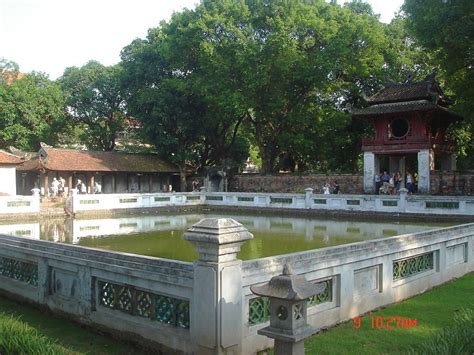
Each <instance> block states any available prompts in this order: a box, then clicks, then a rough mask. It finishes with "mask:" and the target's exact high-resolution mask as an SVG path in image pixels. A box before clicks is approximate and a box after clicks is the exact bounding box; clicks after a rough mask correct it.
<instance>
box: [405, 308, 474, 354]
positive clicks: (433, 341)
mask: <svg viewBox="0 0 474 355" xmlns="http://www.w3.org/2000/svg"><path fill="white" fill-rule="evenodd" d="M410 353H412V354H446V355H448V354H449V355H451V354H474V311H473V310H472V309H461V310H460V311H459V312H458V313H456V314H455V315H454V324H453V325H452V326H450V327H446V328H444V329H443V330H442V331H441V332H439V333H438V334H436V335H434V336H433V337H432V338H430V339H429V340H428V341H426V342H424V343H422V344H420V345H419V346H416V347H414V348H412V349H411V351H410Z"/></svg>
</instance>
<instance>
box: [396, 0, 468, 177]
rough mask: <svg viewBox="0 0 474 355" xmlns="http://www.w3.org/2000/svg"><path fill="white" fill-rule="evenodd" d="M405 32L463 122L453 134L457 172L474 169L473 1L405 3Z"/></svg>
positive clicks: (417, 1)
mask: <svg viewBox="0 0 474 355" xmlns="http://www.w3.org/2000/svg"><path fill="white" fill-rule="evenodd" d="M403 10H404V12H405V15H406V22H407V27H408V29H409V30H410V31H411V32H412V33H413V35H414V37H416V39H417V40H418V41H419V43H420V44H421V45H422V46H423V48H422V49H421V50H420V51H423V52H424V51H427V50H429V51H431V52H432V53H433V56H432V57H433V58H432V63H433V64H434V65H436V67H437V68H438V69H439V74H440V75H439V77H440V78H442V79H444V80H443V81H444V83H443V84H444V85H443V86H444V87H445V88H446V89H447V92H448V94H453V96H454V98H455V99H456V104H455V106H454V107H453V109H454V110H456V111H457V112H458V113H460V114H461V115H463V116H464V117H465V118H466V120H465V121H464V122H463V123H462V124H461V125H459V127H457V129H456V130H454V131H453V134H454V136H455V138H456V139H457V141H458V144H459V153H461V156H464V158H463V159H462V160H460V163H461V164H460V167H461V168H472V167H474V141H473V139H472V138H473V136H474V86H473V85H472V83H473V82H474V1H472V0H405V3H404V5H403Z"/></svg>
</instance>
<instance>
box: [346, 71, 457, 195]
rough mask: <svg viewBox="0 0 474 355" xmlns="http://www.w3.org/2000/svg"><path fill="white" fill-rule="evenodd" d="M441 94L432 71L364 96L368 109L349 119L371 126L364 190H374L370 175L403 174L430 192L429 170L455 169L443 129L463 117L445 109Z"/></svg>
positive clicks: (364, 144) (452, 148)
mask: <svg viewBox="0 0 474 355" xmlns="http://www.w3.org/2000/svg"><path fill="white" fill-rule="evenodd" d="M452 103H453V101H452V100H450V99H449V98H448V97H446V96H445V95H444V93H443V91H442V90H441V88H440V86H439V83H438V82H437V81H436V79H435V76H434V74H432V75H429V76H427V77H426V78H425V79H424V80H422V81H419V82H413V81H411V80H407V82H405V83H402V84H396V83H390V84H388V85H386V86H385V88H383V89H382V90H381V91H380V92H378V93H377V94H375V95H374V96H372V97H371V98H369V100H368V104H369V105H368V107H365V108H362V109H355V110H353V112H352V117H353V118H355V119H360V120H365V121H366V122H369V123H370V124H371V125H372V127H373V132H374V134H373V137H371V138H368V139H365V140H364V141H363V142H362V151H363V152H364V191H365V192H372V193H373V192H375V182H374V175H375V173H378V172H381V171H387V172H389V173H395V172H400V173H401V174H402V177H404V176H405V173H406V172H410V173H412V174H413V175H414V176H415V175H417V176H418V191H419V192H423V193H429V192H430V172H431V171H433V170H442V171H453V170H456V154H455V152H456V149H455V148H456V145H455V142H454V141H452V140H451V139H450V138H449V137H448V135H447V133H446V132H447V129H448V127H449V126H450V125H451V124H453V123H455V122H457V121H460V120H462V119H463V118H462V117H461V116H459V115H457V114H455V113H453V112H451V111H449V110H448V107H449V106H450V105H451V104H452Z"/></svg>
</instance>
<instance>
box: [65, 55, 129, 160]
mask: <svg viewBox="0 0 474 355" xmlns="http://www.w3.org/2000/svg"><path fill="white" fill-rule="evenodd" d="M121 73H122V68H121V67H120V66H119V65H116V66H110V67H107V66H104V65H102V64H100V63H98V62H96V61H90V62H88V63H87V64H86V65H84V66H82V67H80V68H77V67H70V68H67V69H66V70H65V71H64V74H63V76H62V77H61V78H59V79H58V82H59V83H60V84H61V87H62V89H63V91H64V93H65V95H66V104H67V108H68V114H69V116H70V117H71V118H72V119H73V121H74V122H75V124H76V125H79V126H81V127H83V128H84V129H83V131H82V134H81V137H80V138H81V141H82V142H83V143H84V144H85V145H86V146H87V147H88V148H91V149H97V150H104V151H111V150H114V148H115V146H116V143H117V138H118V137H119V135H120V133H121V132H123V130H124V129H125V117H126V115H125V96H124V94H123V90H122V86H121Z"/></svg>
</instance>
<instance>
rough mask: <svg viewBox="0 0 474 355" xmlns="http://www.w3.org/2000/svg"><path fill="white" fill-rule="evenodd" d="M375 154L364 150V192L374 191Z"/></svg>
mask: <svg viewBox="0 0 474 355" xmlns="http://www.w3.org/2000/svg"><path fill="white" fill-rule="evenodd" d="M375 173H376V170H375V154H374V153H372V152H364V192H365V193H375V180H374V177H375Z"/></svg>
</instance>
